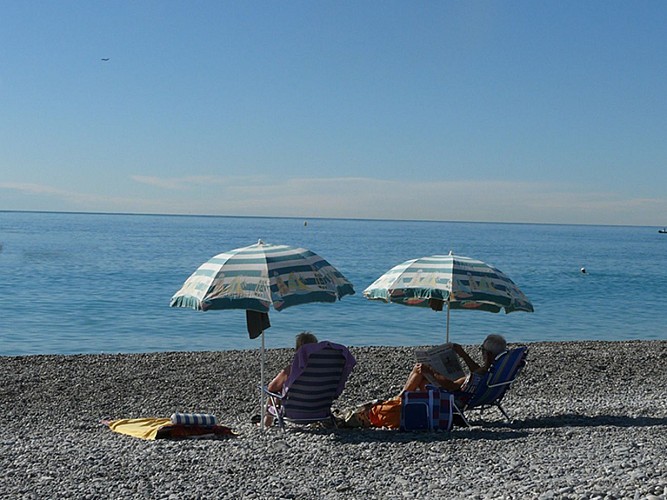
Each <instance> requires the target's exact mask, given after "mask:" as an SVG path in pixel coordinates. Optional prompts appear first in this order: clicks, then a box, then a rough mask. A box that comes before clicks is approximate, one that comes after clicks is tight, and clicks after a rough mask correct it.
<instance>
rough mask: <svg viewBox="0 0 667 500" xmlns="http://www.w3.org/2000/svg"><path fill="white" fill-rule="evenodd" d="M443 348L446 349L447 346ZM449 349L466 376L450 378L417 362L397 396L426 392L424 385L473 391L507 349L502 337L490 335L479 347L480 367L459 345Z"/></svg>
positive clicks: (450, 389)
mask: <svg viewBox="0 0 667 500" xmlns="http://www.w3.org/2000/svg"><path fill="white" fill-rule="evenodd" d="M443 347H447V345H445V346H443ZM451 349H452V350H453V351H454V352H455V353H456V354H457V355H458V356H459V357H460V358H461V359H462V360H463V361H464V362H465V364H466V365H467V367H468V370H470V373H469V374H468V375H463V374H462V372H461V374H460V376H457V375H453V376H454V377H456V378H452V376H451V375H450V376H447V374H444V373H441V372H440V371H438V370H436V368H435V367H434V366H432V365H431V364H429V363H425V362H418V363H417V364H416V365H415V366H414V368H413V369H412V371H411V372H410V375H409V376H408V380H407V381H406V382H405V386H404V387H403V390H402V391H401V393H400V394H399V396H400V395H402V394H403V393H404V392H406V391H424V390H426V384H433V385H437V386H438V387H442V388H443V389H447V390H448V391H464V392H467V391H473V390H474V388H475V387H476V386H477V384H478V382H479V379H480V378H481V377H482V375H484V373H486V372H487V371H488V370H489V368H490V367H491V364H492V363H493V360H494V359H495V358H496V356H498V354H500V353H501V352H503V351H505V350H506V349H507V342H506V341H505V338H504V337H503V336H502V335H495V334H492V335H489V336H487V337H486V339H484V342H483V343H482V345H481V350H482V365H481V366H480V365H479V364H477V362H476V361H475V360H474V359H472V358H471V357H470V356H469V355H468V353H467V352H465V350H464V349H463V347H461V346H460V345H459V344H451ZM419 359H420V357H419V354H418V360H419ZM454 373H456V372H454Z"/></svg>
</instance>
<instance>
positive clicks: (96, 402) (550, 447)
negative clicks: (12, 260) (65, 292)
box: [0, 340, 667, 498]
mask: <svg viewBox="0 0 667 500" xmlns="http://www.w3.org/2000/svg"><path fill="white" fill-rule="evenodd" d="M511 345H512V346H514V345H519V344H511ZM522 345H528V347H529V352H528V366H527V368H526V369H525V370H524V371H523V372H522V374H521V375H520V377H519V379H518V380H517V382H516V383H515V384H514V386H513V387H512V388H511V390H510V391H509V392H508V394H507V397H506V399H505V401H504V405H503V406H504V407H505V408H506V410H507V411H508V413H509V414H510V416H512V417H513V418H514V419H515V422H514V423H513V424H507V423H505V422H504V421H503V420H502V419H501V416H500V414H499V412H497V411H496V410H495V409H491V410H488V411H487V412H486V413H485V414H484V419H483V420H481V421H480V419H479V417H478V414H477V413H472V414H471V415H472V417H473V418H472V423H473V425H474V427H473V428H472V429H461V428H455V429H454V430H453V431H452V432H450V433H401V432H397V431H388V430H376V429H364V430H360V429H337V430H331V431H325V432H321V431H304V432H299V431H290V432H287V433H282V432H280V431H279V430H278V429H275V428H273V429H270V430H269V431H268V432H266V433H264V434H262V433H260V432H259V430H258V429H257V428H256V427H255V426H253V425H252V424H251V423H250V418H251V416H252V415H254V414H256V413H257V412H258V411H259V407H258V406H259V403H258V399H259V395H258V391H257V389H256V388H257V385H258V383H259V371H260V366H259V361H260V358H259V350H243V351H203V352H159V353H145V354H73V355H29V356H2V357H0V409H1V411H2V414H3V415H4V417H5V418H4V423H3V426H2V427H0V451H1V452H2V453H0V466H2V468H3V470H4V471H6V473H5V474H4V477H3V478H2V479H0V494H2V495H3V496H5V497H25V498H32V497H35V498H38V497H40V498H41V497H68V496H76V497H83V496H86V495H91V496H97V497H100V496H101V497H108V498H110V497H116V498H119V497H123V498H169V497H170V496H171V497H172V498H196V497H202V498H316V497H317V498H387V497H390V498H391V497H392V496H393V497H401V496H403V495H404V494H405V495H408V496H410V497H412V498H434V497H438V496H445V497H449V498H471V497H473V498H540V497H541V498H594V497H595V496H596V495H597V496H601V497H604V496H605V495H612V496H614V497H615V498H635V494H638V495H639V496H638V498H649V497H650V495H654V496H657V497H658V498H665V495H667V458H665V456H664V455H665V454H664V450H665V449H667V432H666V431H667V389H665V387H667V369H666V362H667V340H651V341H646V340H632V341H609V342H605V341H574V342H535V343H527V344H522ZM465 347H466V348H467V350H468V351H469V352H470V353H473V354H474V355H477V353H478V349H477V346H465ZM350 349H351V351H352V353H353V354H354V356H355V357H356V358H357V366H356V367H355V369H354V370H353V372H352V375H351V376H350V379H349V380H348V383H347V385H346V388H345V390H344V391H343V393H342V395H341V397H340V398H339V399H338V400H337V401H336V402H335V404H334V408H338V409H344V408H350V407H353V406H355V405H357V404H360V403H363V402H366V401H370V400H372V399H376V398H377V399H384V398H388V397H391V396H393V395H395V394H396V393H398V391H399V390H400V388H401V387H402V384H403V382H404V381H405V378H406V377H407V374H408V373H409V371H410V369H411V367H412V365H413V363H414V357H413V354H412V353H413V350H414V347H351V348H350ZM292 352H293V351H292V350H291V349H269V350H267V352H266V373H267V375H266V377H267V378H269V377H271V376H273V374H274V373H276V372H277V371H278V370H280V369H281V368H282V367H283V366H284V365H285V364H287V363H288V362H289V361H290V359H291V356H292ZM175 411H200V412H208V413H213V414H215V415H216V416H217V417H218V420H219V422H220V423H221V424H223V425H227V426H229V427H232V428H233V429H234V430H235V431H236V432H237V433H238V436H237V437H235V438H230V439H226V440H220V441H208V440H200V441H195V440H192V441H142V440H139V439H136V438H131V437H129V436H123V435H118V434H115V433H113V432H111V431H109V430H108V429H106V428H104V427H102V426H100V424H99V421H100V420H101V419H103V418H112V419H116V418H136V417H152V416H155V417H165V416H166V417H168V416H169V415H171V413H173V412H175ZM480 477H483V478H484V480H483V481H482V480H479V478H480ZM305 478H307V480H306V479H305ZM549 492H550V493H549ZM544 495H546V496H544Z"/></svg>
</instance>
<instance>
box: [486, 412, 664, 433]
mask: <svg viewBox="0 0 667 500" xmlns="http://www.w3.org/2000/svg"><path fill="white" fill-rule="evenodd" d="M481 425H482V426H483V427H488V426H494V427H509V428H512V429H546V428H561V427H654V426H667V418H665V417H658V418H656V417H630V416H623V415H595V416H589V415H578V414H576V413H566V414H562V415H554V416H550V417H538V418H529V419H526V420H518V421H515V422H514V423H511V424H508V423H505V422H493V423H491V422H489V423H482V424H481Z"/></svg>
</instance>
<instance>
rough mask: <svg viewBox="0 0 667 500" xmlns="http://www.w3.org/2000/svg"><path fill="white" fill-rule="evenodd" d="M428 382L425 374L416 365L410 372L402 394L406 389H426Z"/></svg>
mask: <svg viewBox="0 0 667 500" xmlns="http://www.w3.org/2000/svg"><path fill="white" fill-rule="evenodd" d="M426 382H427V380H426V378H425V377H424V375H422V374H421V373H420V371H418V369H417V367H416V366H415V367H414V368H413V369H412V371H411V372H410V375H408V380H407V381H406V382H405V386H403V390H402V391H401V394H403V393H404V392H406V391H417V390H419V391H424V390H426Z"/></svg>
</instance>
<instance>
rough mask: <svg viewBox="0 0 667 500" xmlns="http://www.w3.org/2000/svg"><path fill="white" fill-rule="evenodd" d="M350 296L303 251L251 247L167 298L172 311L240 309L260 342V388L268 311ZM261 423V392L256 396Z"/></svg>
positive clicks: (215, 263)
mask: <svg viewBox="0 0 667 500" xmlns="http://www.w3.org/2000/svg"><path fill="white" fill-rule="evenodd" d="M352 294H354V289H353V288H352V284H351V283H350V282H349V281H348V280H347V279H346V278H345V277H344V276H343V275H342V274H341V273H340V272H339V271H338V270H337V269H336V268H335V267H333V266H332V265H331V264H329V263H328V262H327V261H326V260H324V259H323V258H322V257H320V256H319V255H317V254H315V253H313V252H311V251H310V250H307V249H305V248H294V247H290V246H287V245H271V244H267V243H264V242H263V241H262V240H259V241H258V242H257V243H256V244H255V245H250V246H247V247H243V248H237V249H235V250H230V251H229V252H224V253H221V254H219V255H216V256H215V257H212V258H211V259H210V260H208V261H207V262H205V263H204V264H202V265H201V266H199V268H198V269H197V270H196V271H195V272H194V273H192V275H191V276H190V277H189V278H188V279H187V280H186V281H185V283H184V284H183V286H182V287H181V289H180V290H179V291H178V292H176V293H175V294H174V296H173V297H172V298H171V302H170V306H171V307H187V308H192V309H198V310H201V311H208V310H211V309H245V310H246V311H256V312H257V313H259V314H261V315H263V316H262V317H259V318H258V317H257V315H256V314H247V319H248V333H250V335H251V337H252V338H255V336H257V335H260V334H261V336H262V343H261V358H262V360H261V375H260V377H261V385H262V387H263V386H264V358H265V355H264V330H265V329H266V328H268V327H269V326H270V323H269V321H268V311H269V308H270V306H273V308H274V309H275V310H276V311H281V310H283V309H285V308H287V307H291V306H295V305H298V304H306V303H309V302H336V300H339V299H340V298H341V297H344V296H345V295H352ZM256 330H259V331H256ZM260 393H261V397H260V405H261V412H262V422H263V421H264V392H263V391H260Z"/></svg>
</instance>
